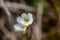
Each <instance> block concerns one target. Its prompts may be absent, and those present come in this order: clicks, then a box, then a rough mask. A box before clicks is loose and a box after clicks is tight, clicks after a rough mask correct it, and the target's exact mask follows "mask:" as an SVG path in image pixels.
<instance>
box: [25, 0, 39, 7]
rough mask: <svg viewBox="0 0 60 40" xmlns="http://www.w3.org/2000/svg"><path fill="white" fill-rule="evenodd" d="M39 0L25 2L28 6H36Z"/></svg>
mask: <svg viewBox="0 0 60 40" xmlns="http://www.w3.org/2000/svg"><path fill="white" fill-rule="evenodd" d="M39 1H40V0H26V3H27V4H28V5H30V6H36V5H37V3H38V2H39Z"/></svg>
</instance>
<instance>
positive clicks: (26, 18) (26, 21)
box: [17, 13, 33, 26]
mask: <svg viewBox="0 0 60 40" xmlns="http://www.w3.org/2000/svg"><path fill="white" fill-rule="evenodd" d="M17 22H18V23H19V24H23V25H25V26H28V25H31V24H32V23H33V16H32V14H31V13H28V14H26V13H23V14H22V15H21V17H20V16H19V17H17Z"/></svg>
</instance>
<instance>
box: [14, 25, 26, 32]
mask: <svg viewBox="0 0 60 40" xmlns="http://www.w3.org/2000/svg"><path fill="white" fill-rule="evenodd" d="M26 28H27V27H26V26H24V25H21V24H15V25H14V30H15V31H16V32H17V31H26Z"/></svg>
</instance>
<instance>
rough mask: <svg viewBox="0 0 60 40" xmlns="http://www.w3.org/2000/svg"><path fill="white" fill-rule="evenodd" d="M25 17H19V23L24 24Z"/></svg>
mask: <svg viewBox="0 0 60 40" xmlns="http://www.w3.org/2000/svg"><path fill="white" fill-rule="evenodd" d="M23 21H24V19H23V18H22V17H20V16H19V17H17V23H19V24H22V23H23Z"/></svg>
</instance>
